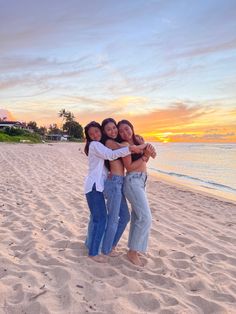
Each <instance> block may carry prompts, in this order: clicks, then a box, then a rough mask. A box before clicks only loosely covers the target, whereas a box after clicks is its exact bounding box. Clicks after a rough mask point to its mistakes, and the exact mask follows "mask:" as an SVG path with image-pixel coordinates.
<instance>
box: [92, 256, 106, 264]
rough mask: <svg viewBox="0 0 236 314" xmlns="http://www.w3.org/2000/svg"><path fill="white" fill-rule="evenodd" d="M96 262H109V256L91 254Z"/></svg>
mask: <svg viewBox="0 0 236 314" xmlns="http://www.w3.org/2000/svg"><path fill="white" fill-rule="evenodd" d="M89 258H91V259H92V260H93V261H94V262H97V263H106V262H107V257H106V256H101V255H96V256H91V255H90V256H89Z"/></svg>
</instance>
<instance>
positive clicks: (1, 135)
mask: <svg viewBox="0 0 236 314" xmlns="http://www.w3.org/2000/svg"><path fill="white" fill-rule="evenodd" d="M15 130H20V129H15ZM20 131H23V130H20ZM23 132H24V133H21V134H16V135H9V134H7V133H6V132H5V131H3V130H0V142H9V143H20V142H24V141H26V142H27V143H41V142H42V140H41V138H40V135H39V134H36V133H29V132H27V131H23Z"/></svg>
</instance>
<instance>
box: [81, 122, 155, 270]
mask: <svg viewBox="0 0 236 314" xmlns="http://www.w3.org/2000/svg"><path fill="white" fill-rule="evenodd" d="M84 130H85V136H86V145H85V149H84V151H85V154H86V155H87V156H88V166H89V167H88V175H87V177H86V180H85V195H86V199H87V203H88V207H89V209H90V222H89V225H88V234H87V239H86V246H87V248H88V255H89V257H90V258H92V259H93V260H94V261H96V262H100V263H104V262H106V261H107V256H118V255H119V254H121V253H120V252H119V251H117V249H116V246H117V244H118V242H119V240H120V238H121V236H122V234H123V232H124V230H125V228H126V226H127V224H128V222H129V221H130V213H129V209H128V205H127V202H126V198H127V199H128V201H129V202H130V204H131V209H132V210H131V222H130V230H129V239H128V248H129V251H128V253H127V257H128V259H129V260H130V261H131V262H132V263H133V264H135V265H138V266H143V262H142V259H141V258H140V253H145V252H146V249H147V244H148V237H149V231H150V228H151V220H152V216H151V211H150V208H149V205H148V200H147V197H146V193H145V185H146V180H147V168H146V163H147V161H148V160H149V158H150V157H153V158H155V156H156V152H155V149H154V147H153V146H152V145H151V144H146V143H144V141H143V139H142V138H141V137H140V136H138V135H135V132H134V128H133V125H132V124H131V123H130V122H129V121H127V120H121V121H120V122H118V123H116V121H115V120H114V119H112V118H108V119H105V120H103V121H102V124H101V125H100V124H99V123H97V122H95V121H92V122H90V123H89V124H87V125H86V127H85V129H84ZM125 169H126V175H125ZM105 199H106V202H105Z"/></svg>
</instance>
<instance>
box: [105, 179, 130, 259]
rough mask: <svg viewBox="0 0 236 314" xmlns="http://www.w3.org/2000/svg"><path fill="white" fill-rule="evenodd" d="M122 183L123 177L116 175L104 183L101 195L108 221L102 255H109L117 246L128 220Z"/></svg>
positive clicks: (128, 214) (128, 215)
mask: <svg viewBox="0 0 236 314" xmlns="http://www.w3.org/2000/svg"><path fill="white" fill-rule="evenodd" d="M123 182H124V177H123V176H118V175H112V176H109V177H108V178H107V180H106V182H105V186H104V192H103V193H104V196H105V198H106V199H107V211H108V219H107V225H106V230H105V234H104V238H103V244H102V253H103V254H109V253H110V252H111V250H112V248H113V247H115V246H116V245H117V243H118V242H119V240H120V238H121V236H122V234H123V232H124V230H125V228H126V226H127V224H128V222H129V220H130V213H129V209H128V205H127V202H126V199H125V196H124V194H123Z"/></svg>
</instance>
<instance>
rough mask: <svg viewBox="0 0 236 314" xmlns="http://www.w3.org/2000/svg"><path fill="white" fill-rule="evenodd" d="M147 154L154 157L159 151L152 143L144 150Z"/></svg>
mask: <svg viewBox="0 0 236 314" xmlns="http://www.w3.org/2000/svg"><path fill="white" fill-rule="evenodd" d="M144 154H145V156H147V157H152V158H153V159H154V158H155V157H156V155H157V153H156V150H155V147H154V146H153V145H151V144H147V147H146V149H145V152H144Z"/></svg>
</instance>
